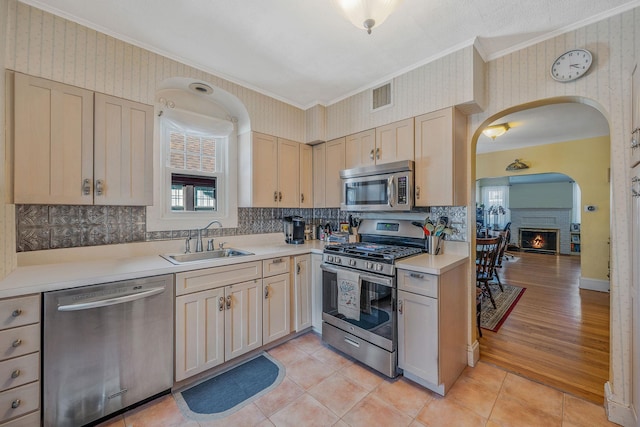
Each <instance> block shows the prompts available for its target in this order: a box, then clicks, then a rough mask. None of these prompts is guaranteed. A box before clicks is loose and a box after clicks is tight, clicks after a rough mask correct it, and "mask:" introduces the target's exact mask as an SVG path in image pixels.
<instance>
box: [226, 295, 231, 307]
mask: <svg viewBox="0 0 640 427" xmlns="http://www.w3.org/2000/svg"><path fill="white" fill-rule="evenodd" d="M230 309H231V295H229V296H228V297H227V310H230Z"/></svg>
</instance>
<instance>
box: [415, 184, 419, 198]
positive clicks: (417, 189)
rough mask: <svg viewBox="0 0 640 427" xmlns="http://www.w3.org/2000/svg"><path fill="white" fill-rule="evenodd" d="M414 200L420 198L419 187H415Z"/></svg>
mask: <svg viewBox="0 0 640 427" xmlns="http://www.w3.org/2000/svg"><path fill="white" fill-rule="evenodd" d="M416 198H417V199H419V198H420V186H419V185H416Z"/></svg>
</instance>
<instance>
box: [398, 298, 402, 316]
mask: <svg viewBox="0 0 640 427" xmlns="http://www.w3.org/2000/svg"><path fill="white" fill-rule="evenodd" d="M398 313H400V314H402V300H400V301H398Z"/></svg>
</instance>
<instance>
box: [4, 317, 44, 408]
mask: <svg viewBox="0 0 640 427" xmlns="http://www.w3.org/2000/svg"><path fill="white" fill-rule="evenodd" d="M39 350H40V324H39V323H36V324H35V325H29V326H21V327H19V328H13V329H6V330H4V331H0V360H5V359H9V358H11V357H18V356H22V355H24V354H29V353H34V352H36V351H39ZM1 414H2V411H1V409H0V415H1Z"/></svg>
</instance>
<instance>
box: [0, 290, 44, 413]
mask: <svg viewBox="0 0 640 427" xmlns="http://www.w3.org/2000/svg"><path fill="white" fill-rule="evenodd" d="M0 318H2V319H3V321H2V325H0V406H1V407H3V408H5V409H4V410H3V411H2V413H0V426H12V425H38V424H39V422H40V421H39V420H40V412H39V409H40V295H28V296H24V297H19V298H8V299H4V300H0ZM30 420H38V423H37V424H28V422H29V421H30Z"/></svg>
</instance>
